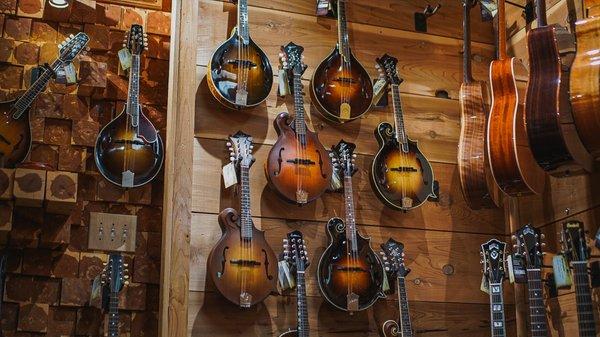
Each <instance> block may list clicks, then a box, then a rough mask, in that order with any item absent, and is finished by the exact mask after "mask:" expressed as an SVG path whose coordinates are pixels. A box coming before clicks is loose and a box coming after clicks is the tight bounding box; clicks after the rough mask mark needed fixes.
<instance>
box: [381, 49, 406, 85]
mask: <svg viewBox="0 0 600 337" xmlns="http://www.w3.org/2000/svg"><path fill="white" fill-rule="evenodd" d="M376 61H377V64H376V65H375V68H377V70H378V71H379V77H380V78H385V79H386V80H387V81H388V82H389V83H391V84H395V85H399V84H400V83H402V82H403V81H404V80H403V79H402V78H400V76H399V75H398V70H397V69H396V66H397V65H398V59H397V58H395V57H393V56H390V55H388V54H384V55H383V56H382V57H378V58H377V59H376Z"/></svg>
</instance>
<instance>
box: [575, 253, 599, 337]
mask: <svg viewBox="0 0 600 337" xmlns="http://www.w3.org/2000/svg"><path fill="white" fill-rule="evenodd" d="M571 264H572V265H573V275H574V283H575V294H576V296H575V299H576V303H577V321H578V323H579V336H580V337H595V336H596V322H595V320H594V306H593V302H592V294H591V292H590V279H589V276H588V271H587V262H586V261H574V262H572V263H571Z"/></svg>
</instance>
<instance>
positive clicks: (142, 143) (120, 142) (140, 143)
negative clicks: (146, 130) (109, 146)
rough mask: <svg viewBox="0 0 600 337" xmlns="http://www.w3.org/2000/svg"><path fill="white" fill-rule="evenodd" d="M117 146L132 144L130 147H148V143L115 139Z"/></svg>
mask: <svg viewBox="0 0 600 337" xmlns="http://www.w3.org/2000/svg"><path fill="white" fill-rule="evenodd" d="M115 144H130V145H140V146H143V145H146V143H144V142H143V141H141V140H127V139H115Z"/></svg>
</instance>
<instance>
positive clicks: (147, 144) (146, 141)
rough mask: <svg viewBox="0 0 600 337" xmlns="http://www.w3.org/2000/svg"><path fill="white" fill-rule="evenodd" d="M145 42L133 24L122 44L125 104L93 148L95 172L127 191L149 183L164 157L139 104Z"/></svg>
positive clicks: (144, 36)
mask: <svg viewBox="0 0 600 337" xmlns="http://www.w3.org/2000/svg"><path fill="white" fill-rule="evenodd" d="M147 41H148V40H147V38H146V34H145V33H144V31H143V28H142V26H140V25H132V26H131V29H130V31H129V32H128V33H126V36H125V43H124V44H125V46H126V47H127V48H128V49H129V51H130V52H131V68H130V69H129V92H128V97H127V104H126V105H125V107H124V108H123V111H122V112H121V113H120V114H119V115H118V116H117V117H115V119H113V120H112V121H110V123H108V124H107V125H106V126H104V128H102V130H101V131H100V133H99V134H98V138H97V139H96V146H95V148H94V160H95V162H96V166H97V167H98V171H100V173H101V174H102V176H104V178H106V180H108V181H110V182H111V183H113V184H116V185H119V186H121V187H126V188H129V187H137V186H141V185H144V184H147V183H149V182H150V181H152V179H154V177H156V175H157V174H158V172H159V171H160V169H161V167H162V164H163V161H164V155H165V153H164V147H163V142H162V139H161V137H160V134H159V133H158V130H156V128H155V127H154V125H152V122H150V120H149V119H148V117H146V115H144V113H143V108H142V105H141V104H140V102H139V96H140V66H141V55H142V52H143V51H144V49H145V48H147V47H146V46H147Z"/></svg>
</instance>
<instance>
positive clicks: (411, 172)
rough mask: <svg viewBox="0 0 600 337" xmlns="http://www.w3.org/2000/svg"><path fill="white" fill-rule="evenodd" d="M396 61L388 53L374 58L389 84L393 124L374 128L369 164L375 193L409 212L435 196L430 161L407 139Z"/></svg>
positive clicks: (400, 80)
mask: <svg viewBox="0 0 600 337" xmlns="http://www.w3.org/2000/svg"><path fill="white" fill-rule="evenodd" d="M397 64H398V60H397V59H396V58H394V57H392V56H389V55H387V54H385V55H383V56H382V57H381V58H378V59H377V68H378V69H379V72H380V76H381V77H382V78H385V79H386V80H387V81H388V83H390V85H391V92H392V98H393V109H394V126H393V127H392V125H391V124H389V123H381V124H379V125H378V126H377V128H376V129H375V138H377V142H378V143H379V151H377V154H376V155H375V157H374V158H373V163H372V164H371V174H370V176H371V184H372V185H373V190H374V191H375V194H376V195H377V197H379V199H381V201H382V202H383V203H385V204H386V205H388V206H389V207H391V208H394V209H397V210H402V211H408V210H411V209H414V208H416V207H419V206H421V205H422V204H423V203H425V202H426V201H427V200H428V199H429V198H432V197H435V196H436V195H435V192H434V178H433V169H432V168H431V164H430V163H429V161H428V160H427V158H425V156H424V155H423V153H422V152H421V150H420V149H419V146H418V144H417V142H415V141H413V140H411V139H409V138H408V136H407V134H406V130H405V129H404V116H403V111H402V102H401V99H400V88H399V86H400V83H402V81H403V80H402V79H401V78H400V77H399V76H398V72H397V70H396V65H397Z"/></svg>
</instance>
